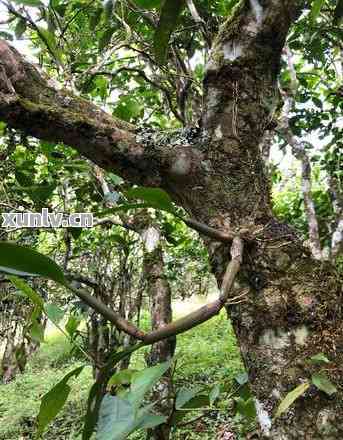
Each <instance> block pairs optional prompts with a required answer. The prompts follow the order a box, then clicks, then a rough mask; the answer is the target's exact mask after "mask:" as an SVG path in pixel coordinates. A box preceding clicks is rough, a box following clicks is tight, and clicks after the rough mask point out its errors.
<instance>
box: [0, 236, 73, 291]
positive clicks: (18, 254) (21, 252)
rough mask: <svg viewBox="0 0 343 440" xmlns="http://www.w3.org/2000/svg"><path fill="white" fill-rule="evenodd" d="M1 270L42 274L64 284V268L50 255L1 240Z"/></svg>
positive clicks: (22, 273) (16, 273)
mask: <svg viewBox="0 0 343 440" xmlns="http://www.w3.org/2000/svg"><path fill="white" fill-rule="evenodd" d="M0 272H6V273H9V274H13V275H21V276H25V275H26V276H41V277H44V278H49V279H50V280H53V281H56V282H57V283H60V284H64V282H65V279H64V275H63V272H62V270H61V269H60V268H59V266H57V264H56V263H55V262H54V261H53V260H51V259H50V258H49V257H46V256H45V255H42V254H40V253H39V252H37V251H35V250H33V249H30V248H29V247H26V246H20V245H18V244H15V243H10V242H0Z"/></svg>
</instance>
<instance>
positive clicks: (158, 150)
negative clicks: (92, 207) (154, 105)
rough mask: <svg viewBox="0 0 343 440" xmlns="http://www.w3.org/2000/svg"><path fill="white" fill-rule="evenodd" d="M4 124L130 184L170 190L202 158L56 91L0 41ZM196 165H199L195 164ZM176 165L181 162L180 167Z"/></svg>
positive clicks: (0, 100)
mask: <svg viewBox="0 0 343 440" xmlns="http://www.w3.org/2000/svg"><path fill="white" fill-rule="evenodd" d="M0 119H1V120H3V121H5V122H6V123H7V124H8V125H9V126H11V127H13V128H17V129H21V130H23V131H24V132H25V133H26V134H28V135H31V136H35V137H37V138H39V139H43V140H47V141H51V142H55V143H58V142H62V143H65V144H66V145H70V146H72V147H74V148H75V149H77V150H78V151H79V152H80V153H81V154H82V155H83V156H85V157H87V158H88V159H90V160H91V161H92V162H94V163H95V164H97V165H99V166H100V167H101V168H104V169H108V170H116V172H118V173H119V174H121V175H122V176H123V177H124V178H126V179H127V180H129V181H131V182H134V183H139V184H145V185H149V186H162V187H169V188H170V184H169V179H170V178H171V177H172V178H173V179H175V178H176V179H178V178H180V177H181V178H184V177H185V176H189V174H190V168H191V167H192V170H195V169H196V167H197V166H198V165H199V163H200V155H197V152H195V151H193V149H192V148H190V147H189V146H188V148H187V149H186V150H185V151H184V153H183V156H182V162H183V163H182V164H181V165H182V166H177V168H175V162H177V161H180V149H182V150H184V146H182V145H177V143H176V142H174V143H173V145H166V143H165V142H158V141H157V142H155V141H154V140H153V136H152V135H151V133H149V136H148V137H147V138H145V137H144V133H143V134H142V133H140V134H139V135H138V134H137V130H136V129H135V127H133V126H132V125H131V124H128V123H126V122H124V121H121V120H118V119H116V118H113V117H112V116H110V115H108V114H107V113H105V112H104V111H103V110H101V109H100V108H99V107H97V106H96V105H94V104H92V103H90V102H88V101H86V100H85V99H83V98H80V97H78V96H75V95H73V94H72V93H71V92H69V91H67V90H66V89H58V88H57V87H56V86H53V85H51V84H50V82H49V81H48V80H47V79H45V78H44V77H43V74H41V73H40V72H38V70H37V69H36V68H35V67H34V66H32V65H31V64H30V63H28V62H27V61H26V60H25V59H24V58H23V57H22V56H21V55H20V54H19V53H18V52H17V51H16V50H15V49H14V48H13V47H11V46H10V45H9V44H8V43H7V42H5V41H3V40H0ZM195 160H196V163H194V161H195ZM177 165H178V162H177Z"/></svg>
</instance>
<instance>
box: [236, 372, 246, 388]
mask: <svg viewBox="0 0 343 440" xmlns="http://www.w3.org/2000/svg"><path fill="white" fill-rule="evenodd" d="M235 381H236V382H237V383H238V385H245V384H247V383H248V382H249V376H248V373H245V372H244V373H240V374H237V375H236V376H235Z"/></svg>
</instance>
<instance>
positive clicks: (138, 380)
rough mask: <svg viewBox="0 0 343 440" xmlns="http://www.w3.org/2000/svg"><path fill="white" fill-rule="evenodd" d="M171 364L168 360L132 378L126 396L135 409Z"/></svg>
mask: <svg viewBox="0 0 343 440" xmlns="http://www.w3.org/2000/svg"><path fill="white" fill-rule="evenodd" d="M172 363H173V361H172V360H170V361H167V362H163V363H162V364H158V365H155V366H154V367H150V368H146V369H145V370H143V371H140V372H138V373H135V374H134V375H133V377H132V382H131V387H130V392H129V393H128V394H127V396H126V398H127V400H128V401H129V402H130V403H132V404H133V405H134V407H135V408H138V406H139V405H140V404H141V403H142V401H143V399H144V396H145V394H146V393H147V392H148V391H151V389H152V387H153V386H154V385H155V384H156V383H157V382H158V380H159V379H160V378H161V377H162V376H163V374H164V373H165V372H166V371H167V370H168V369H169V368H170V367H171V365H172Z"/></svg>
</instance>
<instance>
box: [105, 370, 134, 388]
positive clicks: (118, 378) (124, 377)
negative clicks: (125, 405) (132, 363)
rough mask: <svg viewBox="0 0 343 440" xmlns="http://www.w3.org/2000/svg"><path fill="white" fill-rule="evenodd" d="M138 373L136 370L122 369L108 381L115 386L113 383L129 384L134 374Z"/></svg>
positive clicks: (109, 384)
mask: <svg viewBox="0 0 343 440" xmlns="http://www.w3.org/2000/svg"><path fill="white" fill-rule="evenodd" d="M134 373H136V371H135V370H130V369H127V370H120V371H118V372H117V373H115V374H114V375H113V376H112V377H111V379H110V380H109V381H108V384H107V386H108V387H109V386H113V385H123V384H125V385H128V384H130V383H131V379H132V376H133V375H134Z"/></svg>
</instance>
